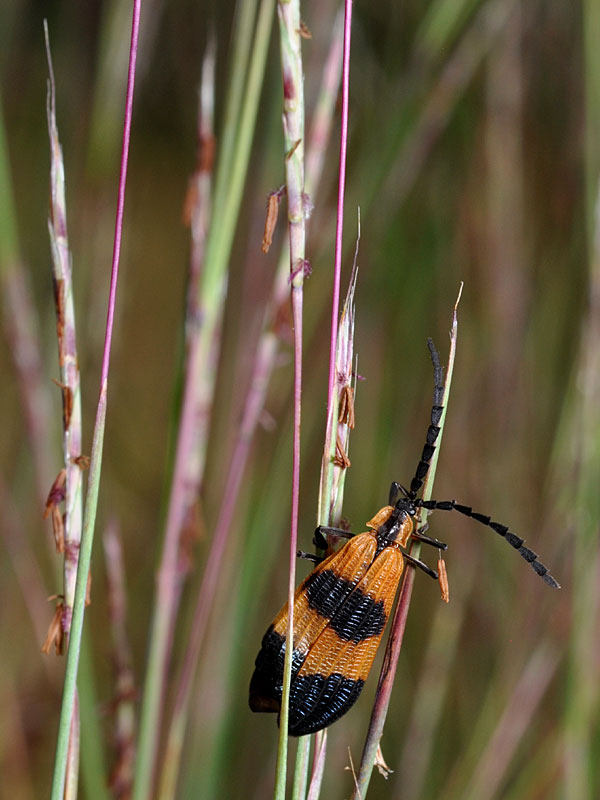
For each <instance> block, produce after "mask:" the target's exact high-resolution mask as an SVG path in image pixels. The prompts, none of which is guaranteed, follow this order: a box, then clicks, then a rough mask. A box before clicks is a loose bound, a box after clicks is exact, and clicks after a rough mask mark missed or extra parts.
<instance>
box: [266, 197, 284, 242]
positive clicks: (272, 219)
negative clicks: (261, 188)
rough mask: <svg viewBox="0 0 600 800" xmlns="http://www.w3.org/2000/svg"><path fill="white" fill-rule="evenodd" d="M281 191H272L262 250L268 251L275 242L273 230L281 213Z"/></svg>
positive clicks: (268, 204)
mask: <svg viewBox="0 0 600 800" xmlns="http://www.w3.org/2000/svg"><path fill="white" fill-rule="evenodd" d="M280 197H281V195H280V193H279V192H278V191H277V192H271V194H270V195H269V200H268V203H267V217H266V219H265V231H264V233H263V240H262V251H263V253H268V252H269V248H270V247H271V244H272V243H273V231H274V230H275V225H277V216H278V214H279V200H280Z"/></svg>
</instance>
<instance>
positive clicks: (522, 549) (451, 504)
mask: <svg viewBox="0 0 600 800" xmlns="http://www.w3.org/2000/svg"><path fill="white" fill-rule="evenodd" d="M427 347H428V348H429V353H430V355H431V361H432V363H433V383H434V389H433V406H432V408H431V424H430V425H429V428H428V429H427V439H426V442H425V446H424V447H423V452H422V454H421V460H420V461H419V463H418V465H417V470H416V472H415V477H414V478H413V479H412V481H411V482H410V490H409V491H407V490H406V489H405V488H404V487H403V486H401V485H400V484H399V483H393V484H392V486H391V489H390V501H389V502H390V505H395V503H396V501H397V500H398V497H399V495H400V494H402V495H403V496H404V497H406V499H407V500H408V501H409V502H411V503H412V504H413V506H414V507H415V508H425V509H426V510H428V511H433V510H434V509H438V510H440V511H458V512H459V514H464V515H465V516H466V517H470V518H471V519H474V520H475V521H476V522H480V523H481V524H482V525H486V526H487V527H488V528H491V529H492V530H493V531H495V532H496V533H497V534H499V535H500V536H502V537H503V538H504V539H506V541H507V542H508V543H509V544H510V545H511V547H514V548H515V550H517V551H518V552H519V554H520V555H521V557H522V558H524V559H525V561H527V563H528V564H530V565H531V568H532V569H533V571H534V572H536V573H537V574H538V575H539V576H540V578H542V580H543V581H544V582H545V583H547V584H548V586H551V587H552V588H553V589H560V584H559V582H558V581H557V580H556V578H554V577H553V576H552V575H550V573H549V572H548V567H546V566H545V565H544V564H542V562H541V561H538V557H537V553H534V551H533V550H531V549H530V548H529V547H526V546H525V545H524V539H522V538H521V537H520V536H517V535H516V534H515V533H512V531H510V530H509V529H508V527H507V526H506V525H502V524H501V523H499V522H494V521H493V520H492V518H491V517H488V516H487V515H486V514H480V513H479V512H477V511H473V509H472V508H471V506H463V505H461V504H460V503H457V502H456V501H454V500H442V501H440V500H421V499H417V494H418V492H419V490H420V489H421V487H422V486H423V482H424V480H425V478H426V476H427V473H428V472H429V467H430V465H431V459H432V458H433V454H434V453H435V443H436V441H437V438H438V436H439V433H440V427H439V424H440V420H441V418H442V412H443V410H444V407H443V405H442V403H443V400H444V370H443V368H442V365H441V364H440V357H439V355H438V352H437V350H436V348H435V345H434V343H433V341H432V340H431V339H428V340H427ZM416 538H418V537H416ZM424 541H425V540H424ZM427 544H429V542H427Z"/></svg>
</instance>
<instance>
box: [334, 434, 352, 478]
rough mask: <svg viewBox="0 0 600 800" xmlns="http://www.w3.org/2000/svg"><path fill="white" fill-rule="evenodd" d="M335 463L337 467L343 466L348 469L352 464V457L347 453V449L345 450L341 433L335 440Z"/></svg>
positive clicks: (342, 467)
mask: <svg viewBox="0 0 600 800" xmlns="http://www.w3.org/2000/svg"><path fill="white" fill-rule="evenodd" d="M333 463H334V464H335V465H336V467H341V469H348V467H349V466H351V463H350V459H349V458H348V456H347V455H346V451H345V450H344V446H343V445H342V442H341V439H340V437H339V434H338V436H337V438H336V441H335V456H334V457H333Z"/></svg>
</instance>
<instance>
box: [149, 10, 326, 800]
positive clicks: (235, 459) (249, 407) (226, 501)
mask: <svg viewBox="0 0 600 800" xmlns="http://www.w3.org/2000/svg"><path fill="white" fill-rule="evenodd" d="M339 27H341V18H338V21H337V22H336V29H337V28H339ZM341 55H342V48H341V43H340V40H339V37H338V38H337V39H336V40H334V41H333V42H332V44H331V48H330V51H329V54H328V57H327V61H326V64H325V68H324V71H323V81H322V86H321V91H320V94H319V99H318V101H317V107H316V111H315V115H314V118H313V124H312V127H311V131H310V134H309V139H308V147H307V152H306V180H305V187H306V191H307V192H308V193H309V194H312V192H314V191H316V189H317V186H318V184H319V181H320V177H321V173H322V167H323V163H324V157H325V152H326V149H327V144H328V141H329V134H330V131H331V123H332V118H333V110H334V107H335V100H336V97H337V90H338V86H339V79H340V71H341ZM289 263H290V262H289V250H288V248H287V247H284V249H283V251H282V254H281V256H280V258H279V263H278V267H277V272H276V275H275V279H274V282H273V287H272V291H271V298H270V299H269V302H268V304H267V308H266V310H265V314H264V318H263V328H262V334H261V337H260V340H259V343H258V347H257V351H256V355H255V358H254V365H253V368H252V376H251V378H250V382H249V388H248V392H247V395H246V401H245V404H244V410H243V413H242V421H241V423H240V427H239V431H238V435H237V438H236V442H235V445H234V448H233V452H232V455H231V459H230V462H229V468H228V471H227V478H226V480H225V486H226V487H227V488H226V492H225V493H224V495H223V499H222V502H221V506H220V509H219V514H218V516H217V523H216V525H215V532H214V536H213V539H212V543H211V548H210V551H209V554H208V558H207V561H206V565H205V567H204V574H203V577H202V582H201V584H200V588H199V590H198V597H197V601H196V608H195V611H194V617H193V623H192V629H191V632H190V636H189V639H188V644H187V649H186V652H185V656H184V661H183V665H182V669H181V674H180V676H179V680H178V684H177V690H176V693H175V703H174V708H173V716H172V719H171V724H170V727H169V732H168V735H167V744H166V748H165V752H166V757H165V759H164V762H163V771H162V774H161V779H160V784H159V785H160V788H159V797H160V798H164V799H165V800H167V798H169V797H171V796H172V793H173V791H174V786H175V781H176V779H177V774H178V771H179V765H180V760H181V751H182V746H183V742H184V736H185V728H186V722H187V718H188V713H189V708H190V705H189V698H190V694H191V691H192V686H193V678H194V674H195V672H196V667H197V664H198V659H199V657H200V651H201V648H202V644H203V641H204V635H205V633H206V628H207V625H208V620H209V616H210V612H211V609H212V607H213V603H214V598H215V594H216V591H217V587H218V583H219V581H218V576H219V575H220V569H221V564H222V562H223V557H224V554H225V550H226V546H227V541H228V540H229V536H230V532H231V526H232V522H233V520H234V518H235V515H236V509H237V499H238V496H239V492H240V489H241V486H242V482H243V478H244V474H245V470H246V465H247V463H248V457H249V454H250V448H251V445H252V442H253V440H254V434H255V432H256V428H257V426H258V423H259V419H260V415H261V414H262V411H263V409H264V405H265V397H266V393H267V389H268V386H269V382H270V378H271V374H272V372H273V369H274V367H275V363H276V359H277V354H278V352H279V336H278V331H277V329H276V323H277V314H278V312H279V309H280V308H281V306H282V305H283V303H285V302H286V301H287V297H288V292H289V280H288V279H289V271H290V266H289Z"/></svg>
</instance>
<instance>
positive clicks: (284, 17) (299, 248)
mask: <svg viewBox="0 0 600 800" xmlns="http://www.w3.org/2000/svg"><path fill="white" fill-rule="evenodd" d="M277 16H278V19H279V34H280V53H281V71H282V77H283V135H284V149H285V184H286V189H287V210H288V236H289V245H290V280H291V285H292V319H293V324H294V446H293V461H292V510H291V522H290V552H289V584H288V625H287V632H286V649H285V663H284V669H283V692H282V698H281V714H280V723H279V724H280V730H279V747H278V751H277V771H276V778H275V797H276V798H277V799H278V800H283V798H284V797H285V783H286V772H287V740H288V718H289V693H290V684H291V674H292V652H293V641H294V592H295V588H296V551H297V549H298V506H299V497H300V423H301V415H302V400H301V398H302V303H303V284H304V274H305V270H306V266H307V264H306V260H305V240H306V230H305V217H306V208H305V195H304V146H305V142H304V74H303V68H302V48H301V42H302V40H301V36H300V33H301V22H300V2H299V0H288V1H287V2H283V0H279V2H278V3H277Z"/></svg>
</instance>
